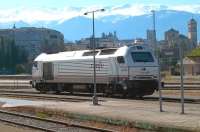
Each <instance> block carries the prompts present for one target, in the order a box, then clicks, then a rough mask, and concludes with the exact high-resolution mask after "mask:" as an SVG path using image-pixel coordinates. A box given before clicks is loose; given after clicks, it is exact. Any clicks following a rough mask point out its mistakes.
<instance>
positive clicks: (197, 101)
mask: <svg viewBox="0 0 200 132" xmlns="http://www.w3.org/2000/svg"><path fill="white" fill-rule="evenodd" d="M142 100H144V101H158V100H159V97H154V96H149V97H143V98H142ZM162 100H163V101H164V102H176V103H180V102H181V99H180V98H174V97H162ZM184 102H185V103H190V104H200V99H192V98H184Z"/></svg>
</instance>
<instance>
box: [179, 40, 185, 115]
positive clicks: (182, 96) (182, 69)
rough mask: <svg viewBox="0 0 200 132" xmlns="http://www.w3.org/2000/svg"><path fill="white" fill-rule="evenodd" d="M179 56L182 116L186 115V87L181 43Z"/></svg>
mask: <svg viewBox="0 0 200 132" xmlns="http://www.w3.org/2000/svg"><path fill="white" fill-rule="evenodd" d="M179 46H180V47H179V55H180V63H181V72H180V73H181V114H184V113H185V112H184V87H183V72H184V68H183V49H182V46H181V43H179Z"/></svg>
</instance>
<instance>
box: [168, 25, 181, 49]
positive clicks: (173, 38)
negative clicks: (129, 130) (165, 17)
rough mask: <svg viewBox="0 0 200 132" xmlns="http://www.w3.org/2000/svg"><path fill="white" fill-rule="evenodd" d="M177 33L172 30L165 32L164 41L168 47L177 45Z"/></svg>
mask: <svg viewBox="0 0 200 132" xmlns="http://www.w3.org/2000/svg"><path fill="white" fill-rule="evenodd" d="M178 40H179V32H178V31H177V30H175V29H173V28H171V29H169V30H168V31H166V32H165V41H167V44H168V45H169V47H176V46H177V45H178Z"/></svg>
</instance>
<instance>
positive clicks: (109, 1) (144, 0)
mask: <svg viewBox="0 0 200 132" xmlns="http://www.w3.org/2000/svg"><path fill="white" fill-rule="evenodd" d="M122 4H123V5H125V4H162V5H181V4H182V5H184V4H200V1H199V0H2V1H1V4H0V7H1V8H13V7H19V6H23V7H49V8H63V7H65V6H72V7H88V6H94V5H101V6H116V5H122Z"/></svg>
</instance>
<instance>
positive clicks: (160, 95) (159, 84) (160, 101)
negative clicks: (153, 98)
mask: <svg viewBox="0 0 200 132" xmlns="http://www.w3.org/2000/svg"><path fill="white" fill-rule="evenodd" d="M160 70H161V68H160V57H159V55H158V72H159V73H158V74H159V75H158V92H159V105H160V112H163V108H162V91H161V88H162V87H161V74H160Z"/></svg>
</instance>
